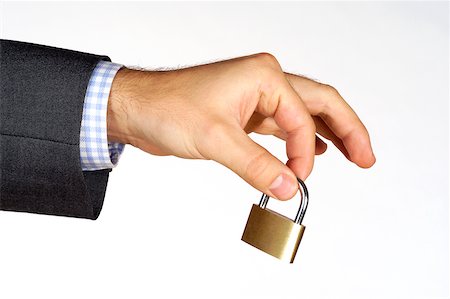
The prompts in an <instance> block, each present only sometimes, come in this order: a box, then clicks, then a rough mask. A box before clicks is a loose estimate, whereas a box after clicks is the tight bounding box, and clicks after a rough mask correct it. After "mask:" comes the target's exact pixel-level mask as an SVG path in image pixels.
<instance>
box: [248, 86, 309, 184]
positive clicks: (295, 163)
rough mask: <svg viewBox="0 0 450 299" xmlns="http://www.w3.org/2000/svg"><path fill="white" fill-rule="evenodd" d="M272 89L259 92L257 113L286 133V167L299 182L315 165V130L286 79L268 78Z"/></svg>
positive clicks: (305, 110)
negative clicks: (270, 118) (273, 122)
mask: <svg viewBox="0 0 450 299" xmlns="http://www.w3.org/2000/svg"><path fill="white" fill-rule="evenodd" d="M265 86H266V87H267V86H271V87H268V88H267V89H266V90H262V93H261V95H262V96H261V99H260V101H259V103H258V106H257V108H256V111H257V112H259V113H261V114H262V115H264V116H266V117H273V119H274V120H275V122H276V123H277V125H278V126H279V127H280V128H281V129H282V130H284V131H285V132H286V134H287V139H286V152H287V156H288V158H289V161H288V163H287V165H288V166H289V168H291V169H292V171H293V172H294V173H295V174H296V175H297V176H298V177H299V178H301V179H302V180H305V179H306V178H307V177H308V175H309V174H310V173H311V170H312V168H313V165H314V155H315V140H316V135H315V133H316V127H315V124H314V121H313V119H312V117H311V115H310V113H309V111H308V109H307V107H306V106H305V104H304V103H303V101H302V99H301V98H300V96H299V95H298V93H296V92H295V90H294V89H293V88H292V86H291V85H290V84H289V82H288V81H287V80H286V78H280V79H279V80H276V79H275V80H274V79H273V78H272V79H271V84H267V85H265Z"/></svg>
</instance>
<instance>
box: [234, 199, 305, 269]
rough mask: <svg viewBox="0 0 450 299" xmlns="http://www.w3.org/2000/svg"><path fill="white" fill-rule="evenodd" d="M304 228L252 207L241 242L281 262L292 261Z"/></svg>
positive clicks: (282, 217)
mask: <svg viewBox="0 0 450 299" xmlns="http://www.w3.org/2000/svg"><path fill="white" fill-rule="evenodd" d="M304 230H305V227H304V226H303V225H300V224H296V223H295V222H294V221H292V220H291V219H289V218H287V217H285V216H283V215H281V214H278V213H277V212H274V211H271V210H269V209H262V208H260V207H259V206H258V205H255V204H254V205H253V206H252V209H251V211H250V215H249V217H248V220H247V225H246V226H245V230H244V233H243V235H242V241H244V242H246V243H248V244H250V245H252V246H254V247H256V248H258V249H260V250H262V251H264V252H266V253H268V254H270V255H272V256H274V257H276V258H279V259H281V260H288V261H289V262H290V263H292V262H293V261H294V258H295V254H296V253H297V249H298V246H299V244H300V240H301V239H302V236H303V232H304Z"/></svg>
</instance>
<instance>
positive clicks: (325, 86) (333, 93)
mask: <svg viewBox="0 0 450 299" xmlns="http://www.w3.org/2000/svg"><path fill="white" fill-rule="evenodd" d="M322 89H323V91H324V93H325V94H326V95H328V96H339V92H338V91H337V89H336V88H334V87H333V86H331V85H329V84H322Z"/></svg>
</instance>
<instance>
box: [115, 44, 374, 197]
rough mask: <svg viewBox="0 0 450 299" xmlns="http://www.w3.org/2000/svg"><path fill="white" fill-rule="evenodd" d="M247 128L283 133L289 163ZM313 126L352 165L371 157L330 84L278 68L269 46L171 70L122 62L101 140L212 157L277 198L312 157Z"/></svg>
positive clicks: (319, 149) (316, 142) (287, 192)
mask: <svg viewBox="0 0 450 299" xmlns="http://www.w3.org/2000/svg"><path fill="white" fill-rule="evenodd" d="M250 132H257V133H260V134H271V135H274V136H277V137H279V138H282V139H283V140H285V141H286V150H287V156H288V158H289V161H288V162H287V166H286V165H285V164H284V163H282V162H281V161H279V160H278V159H277V158H275V157H274V156H272V155H271V154H270V153H269V152H268V151H267V150H266V149H264V148H263V147H261V146H260V145H258V144H256V143H255V142H253V141H252V140H251V139H250V138H249V137H248V135H247V133H250ZM316 132H317V133H318V134H320V135H321V136H323V137H325V138H326V139H329V140H331V141H332V142H333V143H334V144H335V146H336V147H337V148H339V150H341V152H342V153H343V154H344V155H345V156H346V157H347V158H348V159H349V160H351V161H353V162H354V163H356V164H357V165H359V166H360V167H364V168H366V167H370V166H372V165H373V164H374V163H375V157H374V155H373V152H372V148H371V145H370V139H369V135H368V133H367V130H366V128H365V127H364V125H363V124H362V123H361V121H360V120H359V118H358V116H357V115H356V114H355V113H354V112H353V110H352V109H351V108H350V106H349V105H348V104H347V103H346V102H345V101H344V99H342V97H341V96H340V95H339V93H338V92H337V91H336V90H335V89H334V88H333V87H331V86H328V85H324V84H320V83H317V82H315V81H312V80H309V79H307V78H304V77H300V76H295V75H291V74H287V73H284V72H283V71H282V69H281V67H280V65H279V64H278V62H277V60H276V59H275V58H274V57H273V56H272V55H270V54H265V53H263V54H256V55H252V56H247V57H242V58H237V59H232V60H227V61H222V62H217V63H212V64H207V65H201V66H196V67H191V68H186V69H181V70H175V71H164V72H156V71H137V70H130V69H126V68H124V69H122V70H120V71H119V72H118V74H117V75H116V77H115V79H114V82H113V85H112V89H111V94H110V98H109V105H108V138H109V140H110V141H118V142H122V143H128V144H131V145H133V146H135V147H138V148H140V149H142V150H144V151H146V152H148V153H151V154H154V155H175V156H178V157H181V158H190V159H211V160H215V161H217V162H219V163H221V164H223V165H225V166H226V167H228V168H229V169H231V170H232V171H234V172H235V173H237V174H238V175H239V176H241V177H242V178H243V179H244V180H245V181H247V182H248V183H249V184H251V185H252V186H254V187H255V188H257V189H259V190H260V191H262V192H264V193H267V194H268V195H269V196H272V197H276V198H278V199H289V198H291V197H292V196H294V194H295V193H296V191H297V188H298V184H297V180H296V176H298V177H300V178H301V179H303V180H304V179H306V178H307V176H308V175H309V174H310V172H311V170H312V168H313V163H314V155H315V154H321V153H323V152H325V150H326V147H327V146H326V144H325V143H324V142H323V141H322V140H321V139H319V137H317V136H316Z"/></svg>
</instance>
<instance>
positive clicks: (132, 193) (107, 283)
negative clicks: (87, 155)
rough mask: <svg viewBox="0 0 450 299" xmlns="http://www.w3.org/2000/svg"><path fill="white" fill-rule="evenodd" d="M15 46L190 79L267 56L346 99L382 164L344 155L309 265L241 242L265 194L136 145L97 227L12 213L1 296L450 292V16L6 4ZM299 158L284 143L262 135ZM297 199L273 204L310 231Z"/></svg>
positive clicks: (318, 186)
mask: <svg viewBox="0 0 450 299" xmlns="http://www.w3.org/2000/svg"><path fill="white" fill-rule="evenodd" d="M0 5H1V6H0V20H1V22H0V24H1V27H0V34H1V35H0V36H1V37H2V38H7V39H16V40H23V41H29V42H35V43H41V44H48V45H53V46H58V47H64V48H70V49H76V50H80V51H86V52H91V53H96V54H105V55H109V56H110V57H111V58H112V59H113V61H116V62H120V63H123V64H126V65H134V66H141V67H151V68H156V67H177V66H185V65H192V64H197V63H203V62H208V61H213V60H218V59H224V58H231V57H235V56H242V55H246V54H251V53H257V52H261V51H265V52H270V53H272V54H274V55H275V56H276V57H277V58H278V59H279V61H280V63H281V65H282V66H283V67H284V69H285V70H286V71H290V72H296V73H301V74H304V75H307V76H310V77H312V78H316V79H319V80H320V81H322V82H327V83H329V84H332V85H334V86H335V87H336V88H338V90H340V92H341V94H342V95H343V96H344V97H345V98H346V100H347V101H348V102H349V103H350V104H351V105H352V107H354V109H355V110H356V111H357V113H358V114H359V116H360V117H361V118H362V119H363V121H364V122H365V124H366V125H367V127H368V129H369V131H370V133H371V137H372V141H373V145H374V150H375V153H376V156H377V163H376V165H375V166H374V167H373V168H372V169H370V170H362V169H359V168H357V167H356V166H355V165H353V164H351V163H349V162H348V161H346V160H345V158H343V157H342V156H341V155H340V153H339V152H338V151H337V150H336V149H334V148H333V147H332V146H330V147H329V150H328V152H327V154H325V155H324V156H320V157H318V158H317V160H316V165H315V168H314V171H313V173H312V175H311V176H310V178H309V179H308V180H307V185H308V187H309V189H310V194H311V201H310V206H309V209H308V211H307V213H306V217H305V220H304V224H305V225H306V232H305V235H304V238H303V240H302V243H301V245H300V248H299V251H298V255H297V259H296V261H295V263H294V264H292V265H289V264H285V263H282V262H280V261H278V260H276V259H274V258H272V257H270V256H268V255H266V254H263V253H261V252H259V251H258V250H256V249H254V248H252V247H250V246H249V245H247V244H245V243H243V242H242V241H240V238H241V234H242V231H243V229H244V226H245V223H246V220H247V216H248V212H249V210H250V207H251V204H252V203H256V202H258V200H259V197H260V193H259V192H258V191H256V190H254V189H253V188H252V187H250V186H248V185H247V184H246V183H245V182H243V181H241V179H240V178H239V177H238V176H237V175H235V174H234V173H232V172H231V171H229V170H228V169H226V168H224V167H222V166H220V165H218V164H215V163H213V162H208V161H188V160H181V159H178V158H174V157H155V156H150V155H147V154H145V153H143V152H141V151H139V150H137V149H134V148H132V147H131V146H128V147H127V148H126V149H125V152H124V154H123V156H122V158H121V161H120V164H119V166H118V167H117V168H116V169H115V170H114V171H113V172H112V174H111V176H110V183H109V186H108V190H107V195H106V200H105V204H104V208H103V211H102V214H101V216H100V218H99V219H98V220H97V221H95V222H94V221H88V220H80V219H70V218H64V217H52V216H42V215H32V214H23V213H13V212H1V213H0V297H1V298H5V299H6V298H8V299H9V298H46V299H49V298H175V297H181V298H317V297H319V298H320V297H330V298H340V297H342V298H349V297H357V298H370V297H383V298H384V297H393V298H414V297H423V298H432V297H447V296H448V295H449V289H448V287H449V246H448V241H449V229H448V224H449V223H448V211H449V206H448V199H449V196H448V195H449V194H448V162H449V161H448V153H449V146H448V136H449V135H448V133H449V132H448V116H449V115H448V101H449V89H448V88H449V58H448V53H449V45H448V42H449V27H448V21H449V18H448V7H449V5H448V3H446V2H440V3H418V2H413V3H408V2H402V3H387V2H379V3H371V2H366V3H356V2H345V3H344V2H342V3H326V2H321V3H310V2H309V3H308V2H304V3H239V2H237V3H95V4H90V3H74V4H68V3H2V4H0ZM252 137H253V138H254V139H255V140H257V141H258V142H260V143H261V144H263V145H264V146H266V147H267V148H268V149H269V150H270V151H271V152H272V153H273V154H274V155H276V156H277V157H279V158H280V159H283V160H284V161H285V160H286V155H285V151H284V144H283V143H282V142H281V141H279V140H276V139H275V138H270V137H261V136H256V135H255V136H252ZM297 204H298V199H295V200H292V201H289V202H285V203H280V202H275V200H272V201H271V202H270V203H269V205H270V206H271V207H272V208H273V209H277V210H279V211H282V212H284V213H286V214H288V216H291V217H293V216H294V214H295V209H296V207H297Z"/></svg>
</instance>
